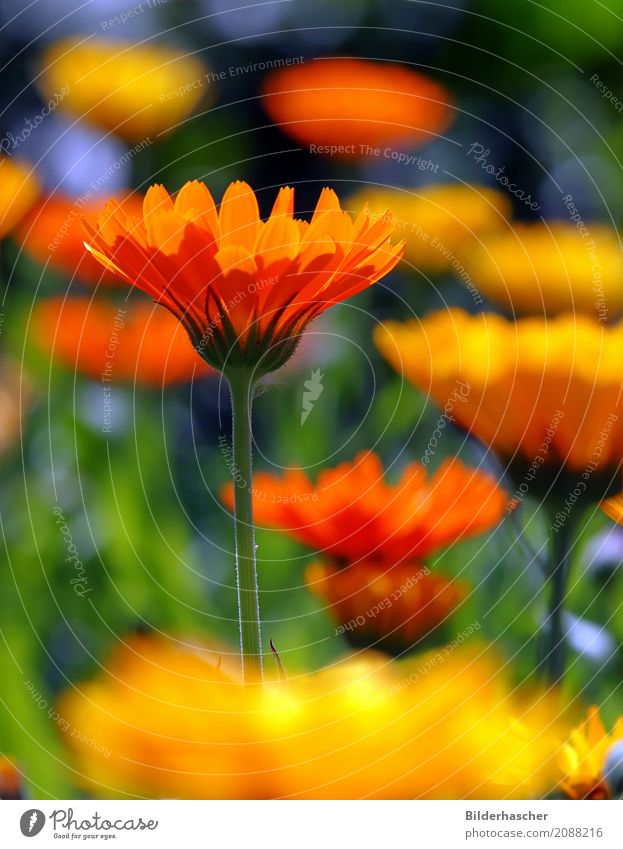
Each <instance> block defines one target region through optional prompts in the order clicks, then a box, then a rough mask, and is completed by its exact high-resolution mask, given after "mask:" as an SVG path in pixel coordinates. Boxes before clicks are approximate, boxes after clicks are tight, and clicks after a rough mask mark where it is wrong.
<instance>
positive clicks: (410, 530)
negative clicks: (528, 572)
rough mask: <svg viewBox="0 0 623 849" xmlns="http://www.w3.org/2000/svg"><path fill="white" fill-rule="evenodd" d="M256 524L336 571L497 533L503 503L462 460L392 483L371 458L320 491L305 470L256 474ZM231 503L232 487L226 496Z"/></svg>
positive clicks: (324, 479) (321, 480) (415, 469)
mask: <svg viewBox="0 0 623 849" xmlns="http://www.w3.org/2000/svg"><path fill="white" fill-rule="evenodd" d="M253 493H254V511H255V517H256V520H257V522H258V523H261V524H265V525H268V526H271V527H274V528H279V529H280V530H282V531H283V532H284V533H286V534H288V535H289V536H291V537H293V538H294V539H296V540H298V541H299V542H302V543H303V544H304V545H307V546H309V547H310V548H312V549H314V551H315V552H316V553H318V554H322V555H324V556H325V557H327V558H329V559H331V560H332V561H334V562H335V563H337V564H340V565H347V564H352V563H355V562H357V561H359V560H373V561H376V562H379V563H383V564H386V565H390V566H393V565H395V564H396V563H402V562H406V561H413V560H416V559H417V560H419V559H421V558H422V557H426V556H427V555H428V554H430V553H431V552H432V551H435V550H436V549H439V548H442V547H444V546H448V545H451V544H452V543H454V542H456V541H457V540H458V539H462V538H465V537H466V536H471V535H474V534H478V533H482V532H483V531H485V530H488V529H490V528H493V527H494V525H495V524H496V523H497V522H498V521H499V519H500V518H501V516H502V513H503V511H504V505H505V503H506V498H505V495H504V492H503V490H502V489H501V488H500V487H499V486H498V485H497V483H496V482H495V480H493V478H491V477H489V475H486V474H484V473H482V472H479V471H477V470H475V469H469V468H468V467H467V466H464V465H463V463H461V462H460V461H459V460H450V461H446V462H444V463H443V464H442V465H441V466H440V468H439V469H438V470H437V471H436V472H435V473H434V474H432V475H430V476H429V475H428V473H427V470H426V467H425V466H423V465H421V464H419V463H410V464H409V465H408V466H406V468H405V469H404V471H403V473H402V475H401V477H400V479H399V481H398V482H397V483H396V484H390V483H387V482H386V481H385V480H384V477H383V466H382V464H381V461H380V459H379V458H378V457H377V456H376V455H375V454H373V453H371V452H368V453H362V454H359V455H358V456H357V457H356V458H355V460H354V461H353V462H350V463H342V464H341V465H339V466H337V467H336V468H334V469H324V470H323V471H321V472H320V474H319V475H318V481H317V483H316V485H315V486H314V484H312V482H311V481H310V480H309V479H308V477H307V476H306V475H305V473H304V472H302V471H298V470H296V471H288V472H286V473H285V475H284V476H283V477H282V478H279V477H276V476H275V475H272V474H269V473H266V472H264V473H263V472H259V473H258V474H256V475H255V479H254V485H253ZM222 495H223V499H224V500H225V501H226V503H228V504H229V505H230V506H231V504H232V503H233V486H232V485H231V484H229V485H228V486H227V487H225V488H224V489H223V493H222Z"/></svg>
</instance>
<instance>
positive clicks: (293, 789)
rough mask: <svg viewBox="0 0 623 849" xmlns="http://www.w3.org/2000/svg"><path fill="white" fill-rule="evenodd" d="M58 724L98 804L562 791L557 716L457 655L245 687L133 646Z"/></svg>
mask: <svg viewBox="0 0 623 849" xmlns="http://www.w3.org/2000/svg"><path fill="white" fill-rule="evenodd" d="M423 670H426V671H425V672H424V671H423ZM59 712H60V713H61V715H62V716H63V717H64V719H65V720H66V721H67V724H68V730H67V732H66V735H65V740H66V744H67V746H68V748H69V750H70V754H71V760H72V764H73V766H74V769H75V772H74V776H75V779H76V781H78V782H80V783H81V784H82V785H84V786H85V788H86V789H88V790H90V791H91V792H93V793H94V794H95V795H96V796H97V797H99V798H101V797H111V796H113V797H115V796H141V797H149V798H178V799H179V798H182V799H213V798H218V799H221V798H226V799H258V798H260V799H267V798H291V799H292V798H295V799H363V798H367V799H368V798H379V799H380V798H388V799H403V798H404V799H414V798H416V799H417V798H436V799H453V798H459V799H461V798H466V799H495V798H504V799H506V798H524V797H534V796H535V795H540V794H543V793H545V792H547V791H548V790H549V789H550V788H551V787H552V786H553V785H554V783H555V780H556V778H555V762H554V759H555V754H556V746H557V739H556V733H555V730H554V729H553V726H552V723H553V721H554V718H555V708H554V706H553V705H549V704H548V703H547V702H546V701H545V700H542V699H541V700H536V701H535V700H534V699H527V698H525V699H524V698H520V697H519V696H517V694H511V692H510V691H509V689H508V688H507V686H506V684H505V682H504V679H503V678H502V677H501V676H500V674H499V672H498V670H497V668H496V666H495V664H494V663H493V662H492V661H491V660H487V659H484V658H482V657H480V658H478V657H476V656H474V654H473V653H471V654H470V653H467V652H466V651H465V650H461V649H457V650H455V651H453V652H448V657H447V658H446V659H445V662H443V663H441V662H436V658H435V656H434V655H424V656H420V657H419V658H417V659H416V660H414V661H411V662H409V663H400V664H398V663H392V662H388V661H387V658H385V657H383V656H381V655H374V654H370V655H367V656H366V655H364V656H361V655H360V656H359V657H358V658H355V659H347V660H346V661H344V662H342V663H339V664H337V665H335V666H332V667H330V668H328V669H326V670H321V671H320V672H317V673H314V674H309V675H303V676H299V677H296V678H291V679H290V680H289V681H288V682H287V684H284V683H283V682H275V681H270V682H267V683H265V684H264V686H262V687H260V686H257V685H254V684H250V685H247V686H246V687H243V686H241V685H240V684H237V683H233V682H232V680H231V679H230V678H229V677H228V675H227V673H226V672H225V670H224V667H223V666H221V667H218V664H217V663H216V662H215V658H214V655H209V654H207V653H206V652H205V651H202V650H201V649H200V648H197V647H195V648H192V649H191V648H188V647H183V646H181V645H179V644H178V645H175V644H173V643H172V642H169V641H166V640H165V639H164V638H159V639H156V638H153V637H150V638H143V639H140V640H139V639H136V638H135V639H133V640H131V641H129V643H128V644H127V645H125V646H124V647H123V648H121V649H119V650H118V652H117V654H116V656H115V657H114V658H113V660H112V662H111V663H110V664H109V665H108V667H107V668H106V669H105V670H104V671H103V672H102V673H101V674H100V675H99V676H98V677H97V678H96V679H95V680H93V681H92V682H90V683H87V684H85V685H82V686H78V687H74V688H72V689H71V690H70V691H68V692H67V693H66V695H65V696H64V697H63V699H62V701H61V704H60V706H59Z"/></svg>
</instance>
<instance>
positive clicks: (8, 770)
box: [0, 755, 22, 800]
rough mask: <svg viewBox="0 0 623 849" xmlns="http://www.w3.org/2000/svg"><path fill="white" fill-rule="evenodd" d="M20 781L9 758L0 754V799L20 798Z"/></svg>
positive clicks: (15, 768)
mask: <svg viewBox="0 0 623 849" xmlns="http://www.w3.org/2000/svg"><path fill="white" fill-rule="evenodd" d="M21 798H22V781H21V778H20V774H19V772H18V770H17V767H16V766H15V763H14V762H13V760H12V759H11V758H8V757H6V755H0V800H9V799H21Z"/></svg>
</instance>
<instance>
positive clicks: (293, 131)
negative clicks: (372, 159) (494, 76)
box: [263, 59, 451, 156]
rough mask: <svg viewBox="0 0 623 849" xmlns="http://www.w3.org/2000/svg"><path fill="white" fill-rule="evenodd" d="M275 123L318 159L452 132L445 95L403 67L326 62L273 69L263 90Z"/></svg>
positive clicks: (358, 61)
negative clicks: (320, 155) (321, 154)
mask: <svg viewBox="0 0 623 849" xmlns="http://www.w3.org/2000/svg"><path fill="white" fill-rule="evenodd" d="M263 100H264V106H265V108H266V111H267V112H268V114H269V115H270V117H271V119H272V120H273V121H274V123H275V124H278V125H279V126H280V127H281V129H282V130H283V131H284V132H285V133H287V134H288V135H290V136H292V137H293V138H295V139H296V140H297V141H299V142H302V143H303V144H309V145H310V150H311V152H312V153H314V152H316V153H324V154H329V155H336V154H337V155H355V156H366V155H374V148H376V147H380V146H382V145H384V144H390V143H393V144H399V143H401V142H402V143H403V144H405V145H406V144H408V145H409V147H410V148H412V147H413V146H414V145H416V144H423V143H425V142H427V141H430V140H431V139H433V138H434V137H435V136H437V135H438V134H439V133H442V132H444V130H445V129H446V128H447V127H448V126H449V124H450V122H451V109H450V104H449V97H448V93H447V92H446V90H445V89H444V88H443V87H442V86H440V85H438V84H437V83H435V82H433V81H432V80H430V79H429V78H428V77H425V76H424V75H423V74H419V73H416V72H415V71H411V70H409V69H407V68H403V67H401V66H399V65H394V64H390V63H382V62H369V61H366V60H364V59H322V60H320V61H317V62H310V63H309V64H306V65H299V66H295V67H291V68H284V69H282V70H278V71H274V72H273V73H271V74H269V75H268V76H267V78H266V82H265V84H264V90H263Z"/></svg>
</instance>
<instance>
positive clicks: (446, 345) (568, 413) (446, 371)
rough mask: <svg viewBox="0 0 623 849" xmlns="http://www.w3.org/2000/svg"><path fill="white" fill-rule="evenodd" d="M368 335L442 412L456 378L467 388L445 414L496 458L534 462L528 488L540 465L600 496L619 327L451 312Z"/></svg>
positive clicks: (615, 392) (612, 453)
mask: <svg viewBox="0 0 623 849" xmlns="http://www.w3.org/2000/svg"><path fill="white" fill-rule="evenodd" d="M374 338H375V342H376V344H377V346H378V348H379V350H380V351H381V353H382V354H383V355H384V356H385V357H386V359H387V360H388V361H389V362H390V363H391V365H393V366H394V368H395V369H396V370H397V371H398V372H400V373H401V374H404V375H405V376H406V378H407V379H408V380H409V381H410V382H411V383H413V384H414V385H415V386H416V387H418V388H419V389H421V390H422V392H426V393H428V394H429V395H430V397H431V398H432V399H433V401H435V402H436V403H437V404H438V405H440V406H442V407H443V406H444V405H445V404H446V402H447V400H448V398H449V397H451V396H452V393H453V392H454V391H455V390H456V386H457V383H458V382H461V383H462V384H468V385H469V387H470V390H469V392H467V393H465V395H464V401H463V403H461V404H454V405H453V408H452V415H453V416H454V418H455V419H456V421H457V422H458V423H459V424H460V425H462V426H463V427H464V428H465V429H466V430H469V431H470V432H471V433H472V434H473V435H474V436H476V437H478V438H479V439H481V440H482V441H483V442H485V443H486V444H487V445H491V446H493V447H494V448H495V450H496V451H497V452H498V453H499V455H500V456H501V457H502V458H504V460H506V461H511V462H512V461H521V463H520V465H521V466H522V467H523V466H525V465H526V464H528V467H531V466H532V464H533V465H534V468H533V469H532V474H531V477H530V483H531V484H532V485H536V484H535V482H538V478H539V475H541V477H543V476H544V473H543V472H542V471H541V470H542V469H543V468H546V467H549V468H553V469H555V471H556V472H558V471H559V470H560V469H561V468H562V467H564V468H567V469H570V470H571V471H572V472H573V473H574V477H577V480H578V481H580V482H581V486H580V488H581V490H582V491H583V492H584V491H587V490H592V489H597V490H599V491H601V492H602V495H603V491H602V489H601V487H602V483H603V480H602V478H603V476H602V474H601V473H603V474H604V475H605V476H606V478H607V479H608V480H609V478H610V476H611V475H612V474H613V473H614V472H615V471H616V469H617V468H618V466H619V464H620V462H621V457H623V416H621V413H622V412H623V406H622V405H623V399H622V398H621V366H620V363H621V358H622V357H623V324H618V325H612V326H603V325H601V324H599V323H598V322H596V321H593V320H591V319H589V318H587V317H583V316H573V315H562V316H559V317H557V318H554V319H552V320H550V321H546V320H544V319H541V318H524V319H520V320H519V321H516V322H514V321H510V320H507V319H505V318H502V317H501V316H498V315H494V314H491V313H486V314H480V315H469V314H468V313H467V312H465V311H463V310H459V309H451V310H444V311H443V312H441V311H440V312H436V313H433V314H431V315H428V316H427V317H426V318H425V319H424V320H423V321H421V322H420V321H410V322H406V323H405V324H399V323H397V322H387V323H386V324H385V325H382V326H380V327H379V328H377V330H376V332H375V337H374ZM584 472H587V473H588V474H587V476H586V477H583V473H584ZM597 478H599V484H597ZM549 481H550V478H549V476H548V484H549ZM604 487H606V488H607V483H606V484H604Z"/></svg>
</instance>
